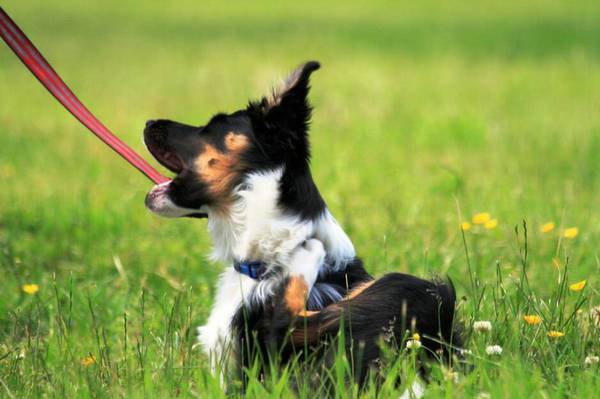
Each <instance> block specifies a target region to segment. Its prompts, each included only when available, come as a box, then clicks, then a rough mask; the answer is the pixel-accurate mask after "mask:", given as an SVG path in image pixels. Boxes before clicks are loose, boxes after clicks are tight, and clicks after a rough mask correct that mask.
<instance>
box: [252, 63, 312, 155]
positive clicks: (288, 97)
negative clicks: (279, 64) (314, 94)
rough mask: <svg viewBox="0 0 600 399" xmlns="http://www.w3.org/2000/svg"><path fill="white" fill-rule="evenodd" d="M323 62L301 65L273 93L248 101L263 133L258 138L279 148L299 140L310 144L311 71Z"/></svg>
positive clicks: (288, 146) (284, 148) (292, 145)
mask: <svg viewBox="0 0 600 399" xmlns="http://www.w3.org/2000/svg"><path fill="white" fill-rule="evenodd" d="M320 66H321V65H320V64H319V63H318V62H317V61H309V62H306V63H304V64H302V65H300V66H299V67H298V68H296V69H295V70H294V71H293V72H292V73H291V74H290V75H289V76H288V77H287V78H286V79H285V80H284V81H283V82H282V83H281V84H280V85H279V86H278V87H276V88H275V89H273V92H272V93H271V95H269V96H267V97H264V98H263V99H262V100H261V101H260V102H258V103H251V104H250V105H249V111H251V114H252V115H253V119H254V121H255V123H257V124H259V125H260V128H259V129H258V130H259V131H258V132H257V133H258V135H259V136H262V137H259V139H260V140H261V141H263V140H264V141H263V144H267V145H269V144H271V145H274V146H276V147H279V150H288V149H292V148H293V147H294V146H295V145H298V144H303V145H305V146H308V144H307V140H306V134H307V130H308V124H309V122H310V115H311V111H312V108H311V106H310V103H309V101H308V92H309V90H310V75H311V74H312V73H313V72H314V71H316V70H317V69H319V68H320ZM298 140H300V143H299V142H298ZM290 147H292V148H290Z"/></svg>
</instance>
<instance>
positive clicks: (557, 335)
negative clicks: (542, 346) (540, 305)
mask: <svg viewBox="0 0 600 399" xmlns="http://www.w3.org/2000/svg"><path fill="white" fill-rule="evenodd" d="M564 335H565V333H564V332H560V331H554V330H552V331H550V332H549V333H548V336H549V337H550V338H560V337H563V336H564Z"/></svg>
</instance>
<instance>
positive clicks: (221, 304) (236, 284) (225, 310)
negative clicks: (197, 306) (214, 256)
mask: <svg viewBox="0 0 600 399" xmlns="http://www.w3.org/2000/svg"><path fill="white" fill-rule="evenodd" d="M255 285H256V280H253V279H250V278H248V277H246V276H244V275H242V274H240V273H238V272H236V271H235V270H234V269H233V267H229V268H227V269H226V270H225V271H224V272H223V274H221V278H220V279H219V282H218V284H217V295H216V298H215V303H214V305H213V308H212V310H211V312H210V316H209V317H208V321H207V322H206V324H205V325H203V326H202V327H199V328H198V341H199V342H200V344H201V345H202V348H203V349H204V352H205V353H206V354H207V355H208V356H209V358H210V365H211V369H212V372H213V374H215V375H216V373H217V371H218V370H219V369H222V368H223V367H224V366H226V364H225V363H226V360H227V357H228V352H229V351H228V349H229V346H230V344H231V338H232V337H231V334H232V331H231V321H232V319H233V317H234V315H235V313H236V312H237V311H238V309H239V308H240V306H242V304H243V303H244V302H247V297H248V296H249V295H250V293H251V292H252V289H253V288H254V286H255ZM222 377H223V375H221V378H222Z"/></svg>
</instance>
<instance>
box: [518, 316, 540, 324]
mask: <svg viewBox="0 0 600 399" xmlns="http://www.w3.org/2000/svg"><path fill="white" fill-rule="evenodd" d="M523 320H525V323H527V324H529V325H532V326H535V325H538V324H540V323H541V322H542V318H541V317H540V316H538V315H536V314H529V315H525V316H523Z"/></svg>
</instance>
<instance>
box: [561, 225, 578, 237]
mask: <svg viewBox="0 0 600 399" xmlns="http://www.w3.org/2000/svg"><path fill="white" fill-rule="evenodd" d="M577 234H579V229H578V228H577V227H569V228H568V229H565V231H564V232H563V237H565V238H575V237H577Z"/></svg>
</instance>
